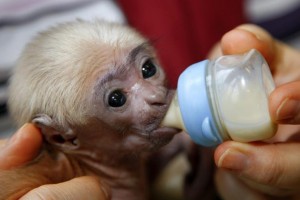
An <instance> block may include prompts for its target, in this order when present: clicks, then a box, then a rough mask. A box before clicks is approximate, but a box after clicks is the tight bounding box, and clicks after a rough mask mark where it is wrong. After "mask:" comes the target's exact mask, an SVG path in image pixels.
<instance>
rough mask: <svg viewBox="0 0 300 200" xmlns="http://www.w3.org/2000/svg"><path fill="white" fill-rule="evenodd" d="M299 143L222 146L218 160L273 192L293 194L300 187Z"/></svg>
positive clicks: (232, 142)
mask: <svg viewBox="0 0 300 200" xmlns="http://www.w3.org/2000/svg"><path fill="white" fill-rule="evenodd" d="M299 151H300V144H299V143H277V144H266V143H250V144H249V143H238V142H234V141H228V142H225V143H223V144H221V145H219V146H218V148H217V149H216V151H215V162H216V164H217V166H218V167H220V168H224V169H227V170H231V171H232V172H235V173H237V174H238V175H239V176H241V177H242V178H244V179H247V180H249V181H250V182H252V183H257V184H252V186H253V187H256V188H255V189H257V190H259V191H262V192H265V193H268V194H270V195H290V194H292V193H294V192H297V191H298V192H299V189H300V186H299V185H300V171H299V166H300V159H299V155H298V153H299Z"/></svg>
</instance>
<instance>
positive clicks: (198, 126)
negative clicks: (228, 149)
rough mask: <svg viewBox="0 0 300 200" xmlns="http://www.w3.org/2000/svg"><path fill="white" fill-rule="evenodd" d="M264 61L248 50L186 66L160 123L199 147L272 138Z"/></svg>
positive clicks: (269, 82) (268, 79)
mask: <svg viewBox="0 0 300 200" xmlns="http://www.w3.org/2000/svg"><path fill="white" fill-rule="evenodd" d="M274 88H275V84H274V81H273V79H272V75H271V72H270V70H269V67H268V64H267V63H266V61H265V59H264V58H263V56H262V55H261V54H260V53H259V52H258V51H256V50H254V49H252V50H250V51H249V52H247V53H245V54H243V55H227V56H222V57H220V58H218V59H216V60H212V61H209V60H205V61H201V62H199V63H196V64H193V65H191V66H190V67H188V68H187V69H186V70H185V71H184V72H183V73H182V74H181V75H180V77H179V80H178V88H177V93H176V95H175V96H174V98H173V100H172V102H171V105H170V108H169V110H168V112H167V114H166V116H165V118H164V120H163V122H162V125H163V126H168V127H174V128H179V129H182V130H184V131H185V132H187V133H188V134H189V135H190V136H191V138H192V140H193V141H194V142H195V143H197V144H199V145H203V146H215V145H218V144H220V143H222V142H223V141H225V140H234V141H239V142H251V141H257V140H263V139H267V138H270V137H272V136H273V135H274V134H275V132H276V125H275V124H273V123H272V121H271V118H270V114H269V108H268V96H269V94H270V93H271V92H272V91H273V90H274Z"/></svg>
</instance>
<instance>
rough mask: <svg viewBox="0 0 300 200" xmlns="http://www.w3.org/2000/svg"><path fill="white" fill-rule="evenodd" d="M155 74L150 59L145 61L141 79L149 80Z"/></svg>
mask: <svg viewBox="0 0 300 200" xmlns="http://www.w3.org/2000/svg"><path fill="white" fill-rule="evenodd" d="M155 73H156V66H155V65H154V64H153V62H152V61H151V60H150V59H148V60H146V62H145V63H144V64H143V66H142V74H143V78H144V79H147V78H150V77H152V76H154V74H155Z"/></svg>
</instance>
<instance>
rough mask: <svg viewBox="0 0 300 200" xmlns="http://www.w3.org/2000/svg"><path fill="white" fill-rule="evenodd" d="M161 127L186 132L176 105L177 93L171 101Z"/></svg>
mask: <svg viewBox="0 0 300 200" xmlns="http://www.w3.org/2000/svg"><path fill="white" fill-rule="evenodd" d="M161 126H166V127H172V128H177V129H181V130H184V131H186V128H185V126H184V123H183V120H182V116H181V112H180V108H179V104H178V97H177V93H176V94H175V95H174V97H173V99H172V101H171V104H170V106H169V108H168V111H167V113H166V115H165V117H164V119H163V121H162V123H161Z"/></svg>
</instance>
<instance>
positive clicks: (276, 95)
mask: <svg viewBox="0 0 300 200" xmlns="http://www.w3.org/2000/svg"><path fill="white" fill-rule="evenodd" d="M299 88H300V81H296V82H290V83H287V84H284V85H281V86H279V87H278V88H276V89H275V90H274V91H273V92H272V93H271V95H270V98H269V110H270V115H271V118H272V119H273V121H274V122H276V123H279V124H300V89H299Z"/></svg>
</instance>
